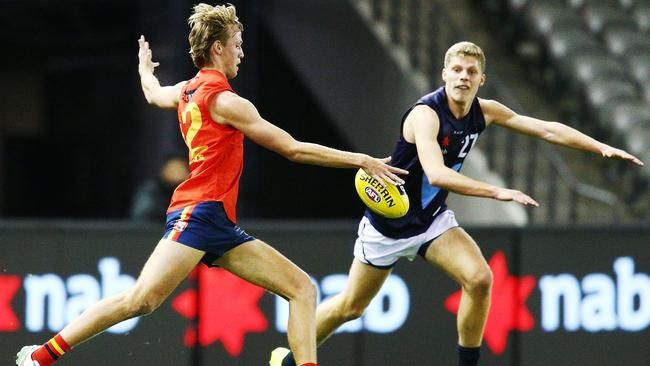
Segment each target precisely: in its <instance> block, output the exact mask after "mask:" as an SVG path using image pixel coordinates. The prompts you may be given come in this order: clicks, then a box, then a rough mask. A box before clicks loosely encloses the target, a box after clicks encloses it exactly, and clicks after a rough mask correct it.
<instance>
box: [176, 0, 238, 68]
mask: <svg viewBox="0 0 650 366" xmlns="http://www.w3.org/2000/svg"><path fill="white" fill-rule="evenodd" d="M187 23H188V24H189V25H190V28H192V29H191V31H190V35H189V37H188V39H189V41H190V54H191V55H192V62H194V66H196V67H198V68H199V69H200V68H202V67H204V66H206V65H207V64H209V63H210V49H211V47H212V44H214V42H216V41H221V43H222V44H224V45H225V44H226V42H227V41H228V38H229V36H230V34H229V30H230V27H231V26H236V27H237V28H239V30H240V31H241V32H243V31H244V26H243V25H242V24H241V22H239V19H238V18H237V11H236V9H235V6H234V5H232V4H226V5H217V6H212V5H208V4H204V3H201V4H198V5H195V6H194V12H193V13H192V15H191V16H190V17H189V19H188V20H187Z"/></svg>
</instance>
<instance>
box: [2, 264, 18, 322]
mask: <svg viewBox="0 0 650 366" xmlns="http://www.w3.org/2000/svg"><path fill="white" fill-rule="evenodd" d="M20 282H21V281H20V277H18V276H0V332H13V331H16V330H18V328H20V322H19V321H18V317H16V314H15V313H14V310H13V309H12V307H11V300H13V298H14V296H16V292H18V289H19V288H20Z"/></svg>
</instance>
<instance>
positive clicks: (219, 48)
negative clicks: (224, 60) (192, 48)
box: [212, 40, 223, 55]
mask: <svg viewBox="0 0 650 366" xmlns="http://www.w3.org/2000/svg"><path fill="white" fill-rule="evenodd" d="M212 50H213V51H214V52H216V53H217V55H221V53H222V52H223V45H222V44H221V41H220V40H216V41H214V43H213V44H212Z"/></svg>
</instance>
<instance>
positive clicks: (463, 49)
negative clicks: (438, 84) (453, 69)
mask: <svg viewBox="0 0 650 366" xmlns="http://www.w3.org/2000/svg"><path fill="white" fill-rule="evenodd" d="M461 55H462V56H473V57H476V58H477V59H478V63H479V66H480V67H481V71H482V72H484V71H485V54H484V53H483V50H482V49H481V47H479V46H477V45H475V44H474V43H472V42H458V43H456V44H455V45H453V46H451V47H449V49H448V50H447V53H445V67H447V66H449V62H451V58H452V57H454V56H461Z"/></svg>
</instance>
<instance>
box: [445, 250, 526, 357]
mask: <svg viewBox="0 0 650 366" xmlns="http://www.w3.org/2000/svg"><path fill="white" fill-rule="evenodd" d="M489 265H490V268H492V274H493V278H494V281H493V283H492V304H491V305H490V312H489V313H488V318H487V324H486V326H485V334H484V337H485V341H486V343H487V345H488V347H489V348H490V350H492V352H493V353H494V354H497V355H500V354H502V353H503V352H504V351H505V349H506V344H507V341H508V333H509V332H510V331H511V330H519V331H524V332H525V331H529V330H531V329H533V327H534V326H535V319H534V318H533V316H532V315H531V314H530V312H529V311H528V308H527V307H526V299H528V296H530V293H531V292H532V290H533V288H535V282H536V281H535V278H534V277H533V276H522V277H514V276H510V275H509V274H508V264H507V262H506V256H505V254H504V253H503V251H497V252H496V253H495V254H494V255H493V256H492V258H491V259H490V262H489ZM460 296H461V291H460V290H459V291H457V292H455V293H453V294H452V295H450V296H449V297H448V298H447V300H445V308H447V310H449V311H450V312H452V313H454V314H458V307H459V306H460Z"/></svg>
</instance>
